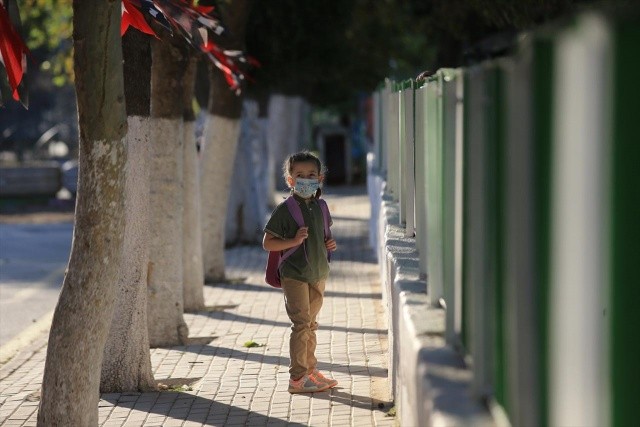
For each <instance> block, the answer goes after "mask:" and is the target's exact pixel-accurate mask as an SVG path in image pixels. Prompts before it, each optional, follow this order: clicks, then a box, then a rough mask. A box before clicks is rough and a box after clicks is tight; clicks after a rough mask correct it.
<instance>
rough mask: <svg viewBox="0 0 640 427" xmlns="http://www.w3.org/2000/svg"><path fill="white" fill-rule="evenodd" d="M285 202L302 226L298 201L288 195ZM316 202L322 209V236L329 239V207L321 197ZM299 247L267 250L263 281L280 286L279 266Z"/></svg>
mask: <svg viewBox="0 0 640 427" xmlns="http://www.w3.org/2000/svg"><path fill="white" fill-rule="evenodd" d="M285 203H286V204H287V209H288V210H289V213H290V214H291V216H292V217H293V219H294V220H295V221H296V223H297V224H298V227H304V219H303V218H302V211H301V210H300V206H298V202H296V199H294V198H293V196H289V197H287V200H285ZM318 204H319V205H320V209H321V210H322V218H323V220H324V221H323V222H324V237H325V239H330V238H331V229H330V228H329V224H330V223H331V215H330V214H329V207H328V206H327V202H325V201H324V200H322V199H318ZM299 247H300V245H298V246H294V247H293V248H289V249H287V250H286V251H269V257H268V258H267V268H266V272H265V277H264V280H265V282H267V283H268V284H269V285H271V286H273V287H274V288H281V287H282V284H281V283H280V266H281V265H282V263H283V262H284V261H285V260H286V259H287V258H289V257H290V256H291V255H292V254H293V253H294V252H295V251H296V250H297V249H298V248H299ZM305 255H306V252H305ZM327 259H328V260H329V262H330V261H331V253H327Z"/></svg>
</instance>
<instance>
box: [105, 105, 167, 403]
mask: <svg viewBox="0 0 640 427" xmlns="http://www.w3.org/2000/svg"><path fill="white" fill-rule="evenodd" d="M127 123H128V131H127V138H126V143H125V146H126V150H127V165H126V168H125V190H124V197H125V201H124V215H125V234H124V244H123V251H122V252H123V257H122V262H121V264H120V272H119V278H118V295H117V297H116V305H115V310H114V313H113V318H112V320H111V330H110V331H109V336H108V338H107V343H106V344H105V347H104V358H103V361H102V376H101V380H100V391H101V392H102V393H115V392H123V391H130V392H135V391H146V390H152V389H155V387H156V384H155V382H154V378H153V373H152V370H151V357H150V353H149V336H148V333H147V268H148V264H149V162H150V153H151V150H150V146H149V145H150V144H149V131H150V126H149V118H148V117H140V116H129V117H128V119H127Z"/></svg>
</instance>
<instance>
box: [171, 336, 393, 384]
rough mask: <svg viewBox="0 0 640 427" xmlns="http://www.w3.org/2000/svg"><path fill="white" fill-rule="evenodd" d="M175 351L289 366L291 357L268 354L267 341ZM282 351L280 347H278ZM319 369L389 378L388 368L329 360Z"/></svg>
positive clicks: (320, 364) (200, 346)
mask: <svg viewBox="0 0 640 427" xmlns="http://www.w3.org/2000/svg"><path fill="white" fill-rule="evenodd" d="M166 349H169V350H173V351H181V352H185V353H193V354H197V355H198V356H206V357H214V356H217V357H221V358H227V359H237V360H242V361H245V362H254V363H264V364H269V365H273V366H283V367H288V366H289V362H290V359H289V358H288V357H286V356H281V355H280V353H278V354H277V355H276V354H272V355H271V354H268V352H269V344H268V343H265V345H264V346H261V347H254V350H252V351H251V350H250V351H243V350H241V349H235V348H229V347H221V346H216V345H211V344H206V345H188V346H175V347H170V348H166ZM277 351H278V352H280V348H278V349H277ZM318 369H320V370H323V371H332V372H340V373H343V374H347V375H349V376H357V375H362V376H368V377H378V378H387V377H388V374H389V372H388V370H387V369H386V368H377V367H371V366H363V365H338V364H333V363H328V362H322V361H318Z"/></svg>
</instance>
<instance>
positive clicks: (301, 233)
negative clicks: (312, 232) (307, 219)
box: [293, 227, 309, 245]
mask: <svg viewBox="0 0 640 427" xmlns="http://www.w3.org/2000/svg"><path fill="white" fill-rule="evenodd" d="M307 237H309V227H300V228H298V231H297V232H296V236H295V237H294V238H293V240H294V242H295V243H296V245H301V244H302V242H304V241H305V239H306V238H307Z"/></svg>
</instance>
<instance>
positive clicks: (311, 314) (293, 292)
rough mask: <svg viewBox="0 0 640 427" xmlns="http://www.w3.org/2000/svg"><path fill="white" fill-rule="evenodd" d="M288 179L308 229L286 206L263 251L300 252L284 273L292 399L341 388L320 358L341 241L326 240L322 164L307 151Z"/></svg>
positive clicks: (288, 167)
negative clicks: (322, 317)
mask: <svg viewBox="0 0 640 427" xmlns="http://www.w3.org/2000/svg"><path fill="white" fill-rule="evenodd" d="M283 170H284V179H285V181H286V182H287V185H288V186H289V188H291V191H292V193H293V197H294V198H295V200H296V201H297V202H298V205H300V210H301V211H302V216H303V218H304V224H305V227H299V226H298V224H297V223H296V221H295V220H294V219H293V217H292V216H291V214H290V213H289V210H288V209H287V206H286V204H285V203H284V202H283V203H280V205H278V206H277V207H276V208H275V210H274V211H273V213H272V214H271V218H270V219H269V221H268V222H267V225H266V226H265V228H264V231H265V233H264V239H263V241H262V246H263V247H264V249H265V250H267V251H285V250H287V249H289V248H293V247H295V246H298V245H299V246H300V247H299V248H298V250H296V251H295V252H294V253H293V254H292V255H291V256H290V257H289V258H287V259H286V260H285V261H284V263H283V264H282V266H281V267H280V280H281V283H282V290H283V292H284V301H285V307H286V309H287V314H288V315H289V319H291V323H292V325H291V336H290V339H289V353H290V357H291V364H290V367H289V374H290V380H289V393H311V392H316V391H323V390H327V389H329V388H331V387H335V386H336V385H337V384H338V381H336V380H334V379H331V378H327V377H325V376H324V375H322V374H321V373H320V372H319V371H318V369H317V368H316V365H317V363H318V360H317V359H316V356H315V350H316V344H317V341H316V330H317V329H318V322H316V317H317V316H318V313H319V312H320V308H321V307H322V300H323V297H324V288H325V281H326V280H327V277H328V275H329V262H328V260H327V251H334V250H335V249H336V247H337V246H336V241H335V240H333V239H325V236H324V222H323V216H322V211H321V208H320V205H319V204H318V197H320V193H321V190H320V184H321V183H322V181H323V179H324V174H323V170H322V163H321V162H320V159H318V158H317V157H316V156H314V155H313V154H311V153H309V152H307V151H304V152H300V153H296V154H292V155H290V156H289V157H288V158H287V160H286V161H285V162H284V166H283Z"/></svg>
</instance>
